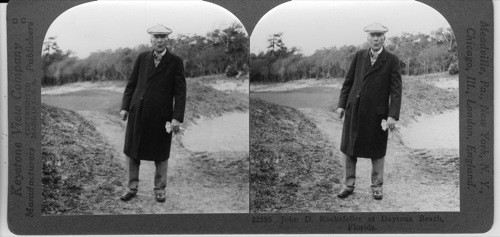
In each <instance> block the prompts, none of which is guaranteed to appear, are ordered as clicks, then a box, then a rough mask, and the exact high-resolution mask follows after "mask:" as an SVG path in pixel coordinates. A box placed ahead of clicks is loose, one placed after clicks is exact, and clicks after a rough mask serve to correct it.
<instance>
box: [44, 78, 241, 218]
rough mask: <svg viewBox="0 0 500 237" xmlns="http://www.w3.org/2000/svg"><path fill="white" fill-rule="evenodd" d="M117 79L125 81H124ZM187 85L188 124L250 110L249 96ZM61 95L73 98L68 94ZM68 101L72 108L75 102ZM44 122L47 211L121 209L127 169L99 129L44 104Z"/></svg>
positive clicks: (110, 107) (116, 104) (114, 109)
mask: <svg viewBox="0 0 500 237" xmlns="http://www.w3.org/2000/svg"><path fill="white" fill-rule="evenodd" d="M110 83H111V82H110ZM115 83H116V85H122V86H124V83H123V82H115ZM111 84H113V83H111ZM66 86H67V85H66ZM187 88H188V91H187V105H186V114H185V125H184V126H189V124H190V123H192V122H193V121H195V120H196V119H197V118H200V117H202V116H203V117H213V116H219V115H222V114H223V113H225V112H231V111H242V112H243V111H247V110H248V98H247V99H246V100H245V99H242V98H241V96H239V95H233V94H228V93H223V92H220V91H217V90H215V89H213V88H211V87H209V86H206V85H204V84H202V83H200V82H198V81H196V80H188V81H187ZM78 93H80V92H72V94H74V95H73V96H75V95H76V96H79V94H78ZM70 94H71V93H70ZM60 98H61V99H64V100H66V101H68V98H66V97H60ZM78 98H79V97H76V99H78ZM106 98H107V97H106ZM76 99H75V100H76ZM120 99H121V97H120ZM94 100H96V101H98V99H96V98H93V100H92V101H94ZM69 103H73V102H69ZM87 103H89V102H88V101H87ZM62 104H64V103H62ZM120 105H121V101H120V100H118V99H113V100H112V101H111V102H110V103H107V104H106V106H101V107H99V111H101V112H104V113H109V114H113V115H116V116H119V115H118V113H119V110H120ZM65 106H67V107H69V108H72V106H71V105H65ZM41 126H42V160H43V171H42V190H43V194H42V213H43V214H44V215H53V214H95V213H109V214H114V213H117V212H119V211H120V210H121V209H122V207H121V206H120V202H118V201H117V200H118V197H119V195H121V194H122V191H123V189H122V188H121V187H122V186H123V184H122V180H123V177H126V171H125V169H124V167H123V166H122V165H121V161H120V160H119V159H118V158H117V157H115V155H113V154H116V153H115V151H113V148H112V147H111V146H110V145H109V144H108V143H107V142H106V141H105V140H104V138H103V137H102V135H101V134H100V133H99V131H97V130H96V128H95V127H94V126H93V125H92V124H91V123H89V122H88V121H86V120H85V119H84V118H83V117H82V116H80V115H79V114H77V113H75V112H74V111H71V110H67V109H61V108H57V107H53V106H49V105H45V104H42V106H41ZM119 152H121V151H119Z"/></svg>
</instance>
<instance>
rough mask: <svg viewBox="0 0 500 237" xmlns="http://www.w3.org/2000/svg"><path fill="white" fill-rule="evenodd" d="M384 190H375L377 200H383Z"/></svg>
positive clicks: (374, 196)
mask: <svg viewBox="0 0 500 237" xmlns="http://www.w3.org/2000/svg"><path fill="white" fill-rule="evenodd" d="M382 196H383V194H382V191H381V190H375V191H373V198H374V199H376V200H381V199H382Z"/></svg>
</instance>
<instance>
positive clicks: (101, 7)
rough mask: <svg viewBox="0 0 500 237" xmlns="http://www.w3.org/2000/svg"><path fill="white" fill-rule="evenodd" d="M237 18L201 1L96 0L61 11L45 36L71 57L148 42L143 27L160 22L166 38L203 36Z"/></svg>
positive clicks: (224, 26)
mask: <svg viewBox="0 0 500 237" xmlns="http://www.w3.org/2000/svg"><path fill="white" fill-rule="evenodd" d="M233 22H239V20H238V19H237V18H236V17H235V16H234V15H233V14H232V13H230V12H229V11H227V10H226V9H224V8H222V7H220V6H218V5H215V4H212V3H208V2H202V1H161V2H160V1H140V2H139V1H120V2H116V1H99V2H91V3H85V4H82V5H78V6H76V7H73V8H71V9H68V10H67V11H66V12H64V13H63V14H61V15H60V16H59V17H58V18H57V19H56V20H55V21H54V22H53V23H52V25H51V26H50V27H49V30H48V31H47V33H46V36H45V39H47V38H48V37H50V36H56V37H57V38H56V42H57V44H58V45H59V47H60V48H61V49H62V50H63V51H64V52H66V51H67V50H71V51H72V52H73V56H77V57H79V58H85V57H87V56H88V55H89V54H90V53H91V52H95V51H98V50H107V49H113V50H114V49H117V48H120V47H122V48H123V47H135V46H137V45H140V44H150V41H149V38H150V36H149V34H148V33H147V32H146V31H147V29H149V28H150V27H152V26H154V25H156V24H163V25H164V26H166V27H168V28H170V29H171V30H172V31H173V32H172V35H170V38H176V37H177V36H178V35H179V34H183V35H195V34H196V35H203V36H205V35H206V34H207V33H208V32H210V31H212V30H214V29H223V28H226V27H227V26H230V25H231V24H232V23H233Z"/></svg>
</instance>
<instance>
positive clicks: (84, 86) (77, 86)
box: [42, 82, 125, 95]
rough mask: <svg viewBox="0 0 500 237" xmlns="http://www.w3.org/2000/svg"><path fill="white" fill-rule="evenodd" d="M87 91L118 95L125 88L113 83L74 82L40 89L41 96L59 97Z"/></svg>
mask: <svg viewBox="0 0 500 237" xmlns="http://www.w3.org/2000/svg"><path fill="white" fill-rule="evenodd" d="M89 89H100V90H110V91H115V92H118V93H123V90H124V89H125V88H124V86H119V85H114V84H113V82H109V83H106V82H96V83H92V82H76V83H69V84H65V85H62V86H50V87H42V95H60V94H66V93H70V92H75V91H82V90H89Z"/></svg>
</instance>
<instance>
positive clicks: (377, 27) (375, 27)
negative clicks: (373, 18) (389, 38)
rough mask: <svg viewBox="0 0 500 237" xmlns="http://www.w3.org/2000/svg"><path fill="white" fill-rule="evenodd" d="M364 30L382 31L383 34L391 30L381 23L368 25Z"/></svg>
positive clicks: (371, 31) (370, 31) (369, 31)
mask: <svg viewBox="0 0 500 237" xmlns="http://www.w3.org/2000/svg"><path fill="white" fill-rule="evenodd" d="M364 31H365V32H368V33H382V34H385V32H387V31H389V29H387V27H385V26H383V25H381V24H379V23H373V24H371V25H369V26H367V27H365V28H364Z"/></svg>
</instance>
